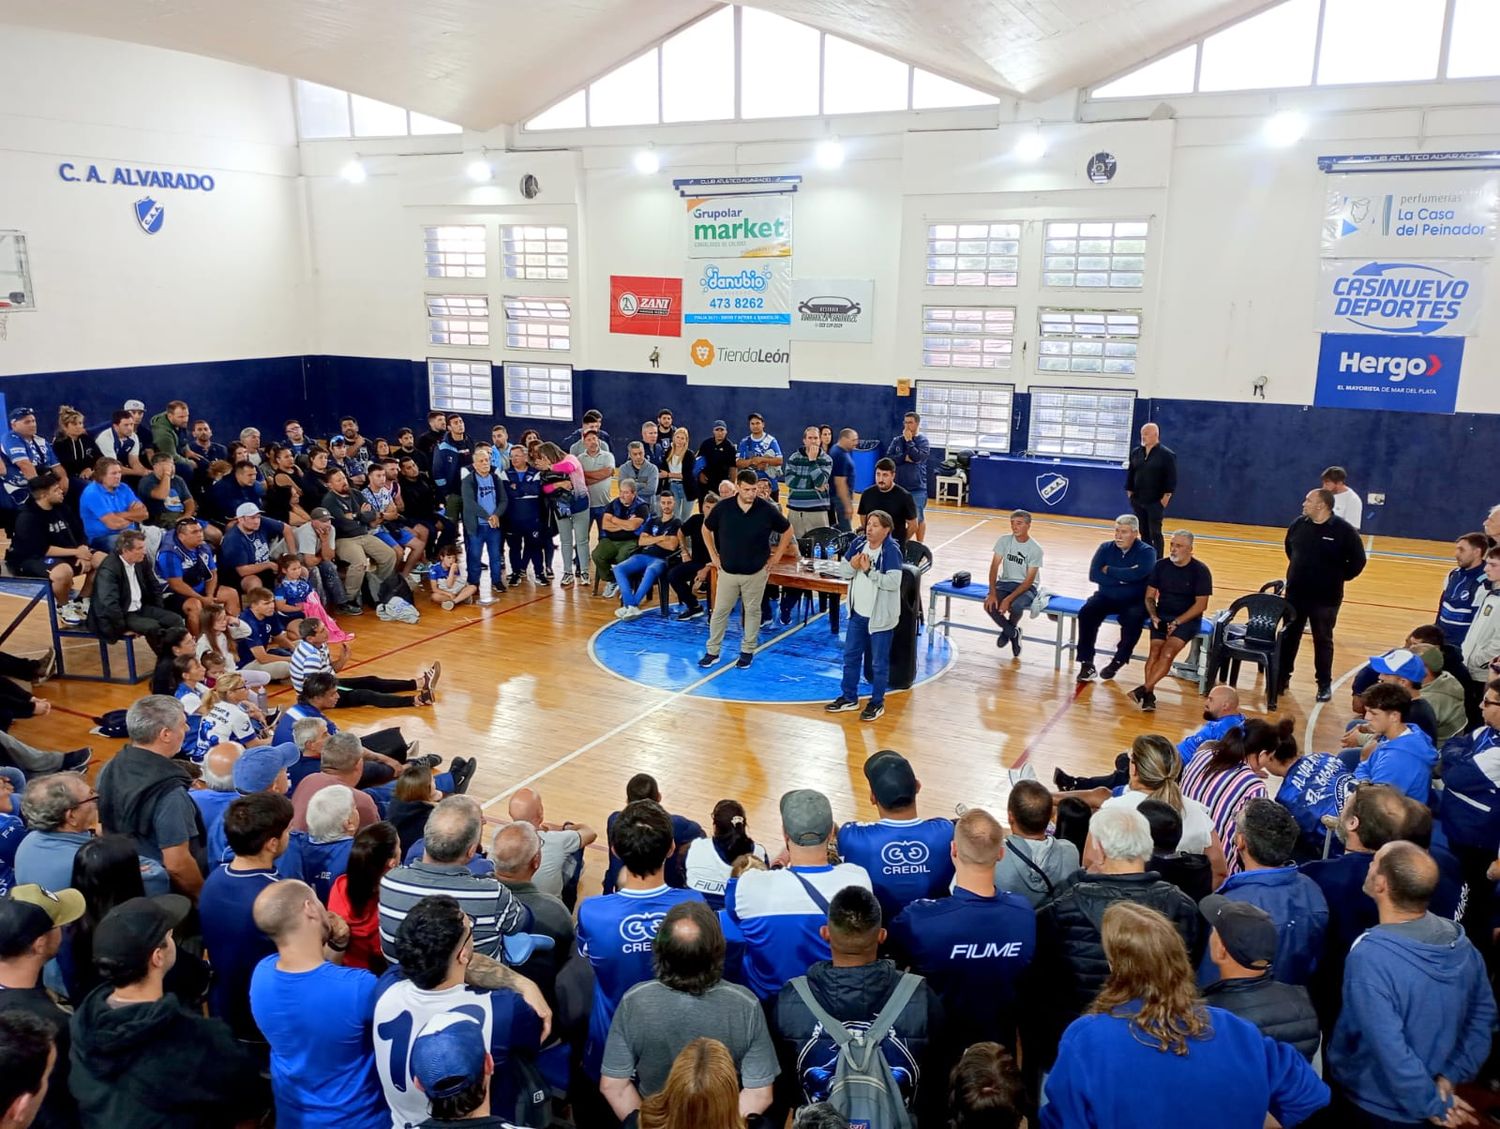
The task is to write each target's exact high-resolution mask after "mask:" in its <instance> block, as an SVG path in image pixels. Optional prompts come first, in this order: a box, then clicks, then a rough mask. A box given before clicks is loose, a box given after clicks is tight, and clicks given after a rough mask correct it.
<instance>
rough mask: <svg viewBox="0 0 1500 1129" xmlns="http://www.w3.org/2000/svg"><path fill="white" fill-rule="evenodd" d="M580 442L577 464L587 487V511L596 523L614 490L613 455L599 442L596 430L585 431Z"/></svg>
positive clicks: (596, 523)
mask: <svg viewBox="0 0 1500 1129" xmlns="http://www.w3.org/2000/svg"><path fill="white" fill-rule="evenodd" d="M582 443H583V450H582V452H580V453H579V454H578V455H577V459H578V465H579V466H581V467H582V468H583V480H584V481H585V482H586V483H588V487H589V512H590V513H591V514H592V515H593V519H594V524H595V525H598V524H599V518H600V517H601V516H602V515H603V513H604V507H605V506H607V505H609V499H610V495H611V494H612V493H613V492H614V482H613V481H612V480H613V478H614V474H615V457H614V456H613V455H611V454H610V453H609V448H608V447H605V446H603V445H602V444H601V443H600V442H599V433H598V432H597V431H585V432H584V433H583V439H582Z"/></svg>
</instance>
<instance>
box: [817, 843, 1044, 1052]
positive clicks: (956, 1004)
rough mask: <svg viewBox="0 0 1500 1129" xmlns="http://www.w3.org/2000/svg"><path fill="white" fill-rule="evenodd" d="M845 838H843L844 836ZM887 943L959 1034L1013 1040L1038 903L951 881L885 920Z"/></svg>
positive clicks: (971, 1039) (966, 1042) (969, 1039)
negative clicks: (947, 889)
mask: <svg viewBox="0 0 1500 1129" xmlns="http://www.w3.org/2000/svg"><path fill="white" fill-rule="evenodd" d="M841 845H842V841H841ZM888 928H889V930H890V941H891V945H892V947H893V948H894V949H895V950H896V951H897V952H899V953H901V954H903V955H904V956H905V957H907V958H908V959H909V960H910V961H911V966H912V968H913V969H914V970H915V971H917V972H919V973H921V974H922V975H923V976H925V977H927V982H928V983H929V984H931V985H932V989H933V991H935V992H936V993H937V994H938V998H939V999H940V1000H942V1003H943V1014H944V1016H945V1017H946V1018H947V1021H948V1022H949V1023H951V1024H954V1025H955V1026H956V1027H957V1031H956V1032H955V1034H961V1035H962V1041H961V1042H958V1041H955V1042H954V1046H962V1047H967V1046H970V1045H971V1044H973V1043H978V1042H984V1041H986V1040H995V1041H997V1042H1001V1043H1004V1044H1005V1045H1006V1046H1008V1047H1014V1046H1015V1036H1016V1020H1017V1015H1016V1007H1017V998H1018V996H1019V990H1020V985H1021V981H1022V978H1023V977H1024V976H1025V974H1026V969H1027V968H1028V967H1029V966H1030V964H1031V961H1032V958H1033V957H1034V956H1035V955H1036V911H1035V910H1033V909H1032V908H1031V903H1030V902H1028V901H1027V900H1026V899H1025V898H1023V897H1021V895H1019V894H1007V893H1000V892H997V893H996V894H995V895H994V896H993V897H989V898H986V897H983V896H981V895H979V894H976V893H973V892H972V891H970V890H964V889H956V890H954V891H953V895H952V897H948V898H921V899H918V900H917V901H915V902H912V903H911V905H909V906H907V907H906V908H905V909H904V910H902V911H901V913H900V914H898V915H897V917H896V918H895V920H893V921H892V922H891V923H890V925H889V926H888Z"/></svg>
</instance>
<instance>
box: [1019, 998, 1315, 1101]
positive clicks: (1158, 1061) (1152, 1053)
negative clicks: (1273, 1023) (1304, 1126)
mask: <svg viewBox="0 0 1500 1129" xmlns="http://www.w3.org/2000/svg"><path fill="white" fill-rule="evenodd" d="M1121 1010H1122V1011H1123V1010H1124V1009H1121ZM1204 1010H1205V1011H1207V1012H1208V1020H1209V1024H1210V1031H1209V1033H1208V1034H1206V1035H1205V1037H1203V1038H1199V1039H1191V1040H1189V1041H1188V1053H1187V1054H1185V1055H1177V1054H1172V1053H1171V1052H1170V1051H1161V1050H1157V1049H1156V1047H1155V1046H1154V1045H1151V1044H1148V1043H1147V1042H1145V1041H1144V1040H1143V1039H1141V1038H1139V1037H1137V1035H1136V1033H1135V1032H1134V1031H1132V1030H1131V1028H1130V1023H1129V1020H1128V1019H1127V1018H1126V1017H1125V1016H1123V1015H1119V1016H1117V1015H1085V1016H1084V1017H1083V1018H1081V1019H1075V1020H1074V1021H1073V1022H1072V1024H1070V1025H1069V1027H1068V1030H1067V1032H1066V1033H1065V1034H1064V1035H1063V1038H1062V1044H1061V1046H1059V1048H1058V1051H1057V1065H1056V1066H1054V1067H1053V1068H1052V1073H1051V1074H1049V1075H1048V1076H1047V1083H1046V1086H1045V1087H1044V1089H1043V1091H1042V1103H1043V1104H1042V1111H1041V1113H1042V1116H1041V1123H1042V1129H1160V1127H1161V1126H1163V1125H1182V1124H1208V1123H1212V1124H1213V1125H1214V1126H1215V1129H1261V1126H1263V1125H1264V1124H1265V1120H1266V1113H1267V1112H1270V1113H1273V1114H1275V1116H1276V1120H1277V1121H1279V1122H1281V1124H1283V1125H1286V1126H1292V1125H1297V1124H1299V1123H1301V1122H1303V1121H1306V1120H1307V1119H1308V1118H1309V1117H1310V1116H1312V1114H1314V1113H1316V1112H1317V1111H1318V1110H1320V1109H1322V1108H1323V1107H1324V1106H1326V1105H1327V1104H1328V1087H1327V1086H1325V1085H1324V1084H1323V1083H1322V1082H1321V1081H1319V1080H1318V1076H1317V1075H1316V1074H1314V1073H1313V1070H1312V1067H1310V1066H1309V1065H1308V1064H1307V1061H1306V1060H1305V1059H1304V1058H1303V1057H1302V1056H1301V1055H1300V1054H1298V1053H1297V1052H1296V1051H1295V1050H1294V1049H1293V1048H1292V1046H1291V1044H1289V1043H1278V1042H1277V1041H1276V1040H1274V1039H1268V1038H1266V1036H1264V1035H1262V1034H1261V1033H1260V1031H1258V1030H1257V1029H1256V1028H1255V1027H1254V1026H1252V1025H1251V1024H1250V1023H1248V1022H1246V1021H1245V1020H1243V1019H1241V1018H1240V1017H1239V1016H1237V1015H1234V1014H1231V1013H1230V1012H1227V1011H1224V1010H1222V1009H1220V1008H1216V1007H1210V1008H1205V1009H1204ZM1209 1111H1212V1113H1211V1114H1210V1113H1209Z"/></svg>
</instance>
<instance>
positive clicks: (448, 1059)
mask: <svg viewBox="0 0 1500 1129" xmlns="http://www.w3.org/2000/svg"><path fill="white" fill-rule="evenodd" d="M494 1073H495V1060H494V1059H493V1058H492V1057H491V1056H490V1052H489V1048H488V1047H486V1046H485V1045H484V1029H483V1028H481V1027H480V1026H479V1024H477V1023H475V1022H474V1020H473V1019H471V1018H469V1017H468V1016H466V1015H459V1014H458V1013H457V1012H448V1013H446V1014H444V1015H436V1016H433V1017H432V1018H431V1019H429V1020H428V1021H427V1025H426V1026H425V1027H423V1028H422V1030H421V1031H420V1032H418V1034H417V1041H416V1042H415V1043H413V1044H412V1048H411V1074H412V1077H413V1078H414V1079H415V1080H416V1083H417V1086H418V1087H419V1088H420V1089H421V1091H422V1092H423V1093H424V1094H426V1095H427V1100H428V1101H430V1102H431V1103H432V1116H431V1117H430V1118H428V1120H426V1121H424V1122H423V1123H422V1127H423V1129H446V1127H447V1126H454V1127H459V1126H461V1127H462V1129H485V1127H493V1129H511V1127H510V1123H509V1122H508V1121H506V1120H504V1119H503V1118H501V1117H500V1116H499V1115H498V1114H491V1113H490V1078H491V1077H492V1076H493V1075H494Z"/></svg>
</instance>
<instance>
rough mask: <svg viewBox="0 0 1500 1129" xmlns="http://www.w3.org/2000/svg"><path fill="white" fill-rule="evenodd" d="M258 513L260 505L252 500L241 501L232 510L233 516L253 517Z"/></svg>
mask: <svg viewBox="0 0 1500 1129" xmlns="http://www.w3.org/2000/svg"><path fill="white" fill-rule="evenodd" d="M259 513H260V507H259V506H257V505H256V504H255V503H254V502H241V503H240V504H239V507H238V508H237V509H236V510H235V511H234V516H235V517H255V516H256V515H257V514H259Z"/></svg>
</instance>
